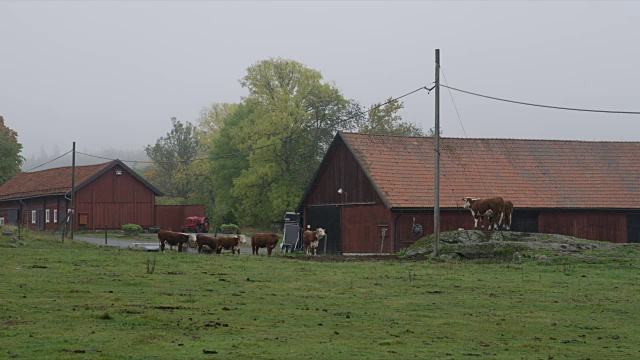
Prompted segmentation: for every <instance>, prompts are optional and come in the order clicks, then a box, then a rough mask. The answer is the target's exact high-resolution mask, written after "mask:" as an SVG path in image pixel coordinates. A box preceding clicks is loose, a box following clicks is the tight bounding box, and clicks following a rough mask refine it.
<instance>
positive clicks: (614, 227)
mask: <svg viewBox="0 0 640 360" xmlns="http://www.w3.org/2000/svg"><path fill="white" fill-rule="evenodd" d="M538 232H541V233H549V234H561V235H569V236H574V237H577V238H581V239H588V240H600V241H611V242H616V243H626V242H627V213H626V212H622V211H553V210H547V211H541V212H540V214H539V215H538Z"/></svg>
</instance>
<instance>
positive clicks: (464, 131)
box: [439, 66, 468, 138]
mask: <svg viewBox="0 0 640 360" xmlns="http://www.w3.org/2000/svg"><path fill="white" fill-rule="evenodd" d="M439 68H440V72H441V73H442V77H443V78H444V83H445V84H448V81H447V77H446V76H444V70H443V69H442V66H439ZM443 86H445V85H443ZM446 87H447V90H448V91H449V96H450V97H451V102H452V103H453V108H454V109H456V114H457V115H458V121H459V122H460V127H462V132H463V133H464V137H466V138H468V136H467V131H466V130H465V129H464V125H462V119H461V118H460V113H459V112H458V106H456V102H455V101H454V100H453V94H452V93H451V89H449V87H448V86H446Z"/></svg>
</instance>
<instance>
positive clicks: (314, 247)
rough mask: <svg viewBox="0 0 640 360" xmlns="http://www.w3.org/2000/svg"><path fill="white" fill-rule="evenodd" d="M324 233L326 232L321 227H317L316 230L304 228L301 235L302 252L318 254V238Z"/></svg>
mask: <svg viewBox="0 0 640 360" xmlns="http://www.w3.org/2000/svg"><path fill="white" fill-rule="evenodd" d="M325 235H326V233H325V231H324V229H323V228H317V229H316V231H311V230H306V231H305V232H304V234H303V236H302V241H303V244H304V253H305V254H307V255H318V245H319V244H320V239H322V238H323V237H324V236H325Z"/></svg>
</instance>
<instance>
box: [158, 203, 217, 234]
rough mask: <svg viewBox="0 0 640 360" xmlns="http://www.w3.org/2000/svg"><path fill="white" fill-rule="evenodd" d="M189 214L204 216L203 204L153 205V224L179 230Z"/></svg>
mask: <svg viewBox="0 0 640 360" xmlns="http://www.w3.org/2000/svg"><path fill="white" fill-rule="evenodd" d="M190 216H206V210H205V208H204V205H156V206H155V225H156V226H160V227H162V228H163V229H165V230H171V231H180V230H181V228H182V226H183V225H184V224H185V221H186V218H187V217H190Z"/></svg>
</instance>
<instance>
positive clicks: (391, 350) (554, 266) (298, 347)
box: [0, 235, 640, 360]
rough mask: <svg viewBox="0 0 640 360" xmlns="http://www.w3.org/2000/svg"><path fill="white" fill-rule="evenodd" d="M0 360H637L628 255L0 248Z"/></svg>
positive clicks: (50, 243)
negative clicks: (519, 258) (499, 257)
mask: <svg viewBox="0 0 640 360" xmlns="http://www.w3.org/2000/svg"><path fill="white" fill-rule="evenodd" d="M0 252H1V255H0V279H1V281H2V284H1V286H0V358H18V359H45V358H46V359H411V358H415V359H475V358H481V359H544V360H548V359H633V358H640V336H639V334H640V332H639V331H638V329H639V327H640V311H639V309H640V248H638V247H637V246H624V247H619V248H618V247H616V248H615V249H613V250H611V251H601V250H597V251H593V252H592V253H590V254H588V256H582V257H579V258H555V259H551V260H550V261H545V262H542V261H539V260H535V259H533V258H531V259H524V260H523V262H522V263H518V264H512V263H503V262H491V261H487V260H486V259H484V260H483V261H482V262H478V261H471V260H465V261H462V260H434V259H431V258H429V257H423V258H420V259H412V258H407V259H397V258H395V259H389V258H384V259H382V258H380V259H377V260H376V259H370V258H339V257H331V258H323V257H322V256H318V257H317V258H315V259H309V258H307V257H305V256H301V255H293V256H284V255H282V254H280V253H278V254H277V255H275V256H272V257H267V256H266V255H260V256H251V255H231V254H222V255H211V254H191V253H176V252H170V251H167V252H166V253H146V252H137V251H129V250H122V249H117V248H112V247H104V246H95V245H87V244H80V243H75V242H72V241H65V243H61V242H60V241H59V240H53V239H47V238H39V237H35V236H34V235H29V236H27V238H26V239H25V240H24V241H23V242H16V241H15V240H12V238H11V237H7V236H3V237H1V238H0Z"/></svg>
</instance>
